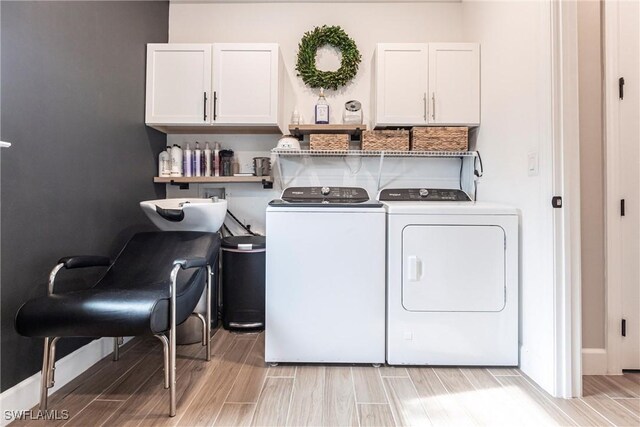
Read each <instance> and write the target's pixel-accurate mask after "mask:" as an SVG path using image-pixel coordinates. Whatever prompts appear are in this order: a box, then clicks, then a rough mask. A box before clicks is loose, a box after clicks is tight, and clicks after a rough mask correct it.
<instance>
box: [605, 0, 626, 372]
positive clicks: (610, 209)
mask: <svg viewBox="0 0 640 427" xmlns="http://www.w3.org/2000/svg"><path fill="white" fill-rule="evenodd" d="M603 3H604V11H603V12H604V16H603V24H604V28H603V32H604V100H605V101H604V102H605V120H604V123H605V141H604V146H605V201H606V204H605V292H606V297H605V298H606V319H607V321H606V325H605V338H606V339H605V348H606V351H607V373H608V374H612V375H618V374H621V373H622V365H621V363H620V357H621V347H622V337H621V336H620V319H621V318H622V263H621V261H622V247H621V244H622V229H621V227H620V211H619V208H618V206H619V205H618V203H619V194H620V181H619V177H618V167H619V155H620V153H619V130H618V126H617V124H618V121H619V104H618V86H617V85H618V80H617V79H618V14H619V8H618V2H617V1H605V2H603Z"/></svg>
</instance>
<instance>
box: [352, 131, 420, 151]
mask: <svg viewBox="0 0 640 427" xmlns="http://www.w3.org/2000/svg"><path fill="white" fill-rule="evenodd" d="M362 149H363V150H371V151H384V150H394V151H408V150H409V131H408V130H366V131H364V132H362Z"/></svg>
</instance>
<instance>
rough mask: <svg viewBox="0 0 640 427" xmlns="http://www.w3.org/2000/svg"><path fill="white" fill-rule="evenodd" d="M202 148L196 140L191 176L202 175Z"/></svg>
mask: <svg viewBox="0 0 640 427" xmlns="http://www.w3.org/2000/svg"><path fill="white" fill-rule="evenodd" d="M201 167H202V150H201V149H200V143H199V142H198V141H196V148H195V150H193V176H202V169H201Z"/></svg>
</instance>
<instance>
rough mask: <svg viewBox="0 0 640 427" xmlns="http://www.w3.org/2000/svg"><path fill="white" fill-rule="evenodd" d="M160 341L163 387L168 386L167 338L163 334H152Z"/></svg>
mask: <svg viewBox="0 0 640 427" xmlns="http://www.w3.org/2000/svg"><path fill="white" fill-rule="evenodd" d="M154 337H156V338H158V339H159V340H160V341H161V342H162V354H163V355H164V388H169V340H167V337H166V336H165V335H164V334H158V335H154Z"/></svg>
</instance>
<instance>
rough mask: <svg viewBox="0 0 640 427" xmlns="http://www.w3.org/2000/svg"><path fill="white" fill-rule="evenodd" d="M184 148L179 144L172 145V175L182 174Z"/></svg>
mask: <svg viewBox="0 0 640 427" xmlns="http://www.w3.org/2000/svg"><path fill="white" fill-rule="evenodd" d="M182 157H183V156H182V148H180V147H179V146H178V144H173V147H171V176H182V175H183V167H182Z"/></svg>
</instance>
